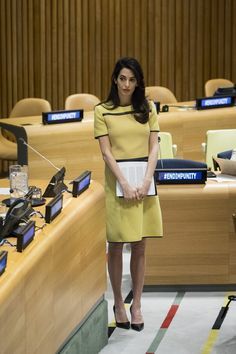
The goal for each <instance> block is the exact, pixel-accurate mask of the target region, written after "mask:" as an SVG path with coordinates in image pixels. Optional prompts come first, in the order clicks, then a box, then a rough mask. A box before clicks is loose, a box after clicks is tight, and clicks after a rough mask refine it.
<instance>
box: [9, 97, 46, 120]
mask: <svg viewBox="0 0 236 354" xmlns="http://www.w3.org/2000/svg"><path fill="white" fill-rule="evenodd" d="M51 110H52V108H51V105H50V103H49V102H48V101H47V100H45V99H43V98H23V99H22V100H19V101H18V102H16V104H15V106H14V107H13V109H12V111H11V113H10V116H9V117H10V118H16V117H28V116H39V115H41V114H42V112H49V111H51Z"/></svg>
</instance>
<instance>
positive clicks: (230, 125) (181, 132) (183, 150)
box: [159, 102, 236, 161]
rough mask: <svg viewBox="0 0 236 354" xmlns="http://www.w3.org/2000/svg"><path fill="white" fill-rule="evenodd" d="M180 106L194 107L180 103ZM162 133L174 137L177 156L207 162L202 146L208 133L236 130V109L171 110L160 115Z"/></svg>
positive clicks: (190, 103)
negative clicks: (212, 130) (208, 131)
mask: <svg viewBox="0 0 236 354" xmlns="http://www.w3.org/2000/svg"><path fill="white" fill-rule="evenodd" d="M178 104H179V105H185V104H186V105H193V104H194V103H193V102H182V103H181V102H180V103H178ZM159 124H160V129H161V131H165V132H169V133H171V135H172V140H173V143H174V144H177V156H178V157H180V158H184V159H190V160H196V161H205V155H204V152H203V151H202V148H201V144H202V143H203V142H205V141H206V132H207V130H211V129H236V108H235V107H230V108H218V109H208V110H202V111H197V110H195V109H183V108H179V109H178V108H176V107H174V108H170V111H169V112H166V113H160V114H159Z"/></svg>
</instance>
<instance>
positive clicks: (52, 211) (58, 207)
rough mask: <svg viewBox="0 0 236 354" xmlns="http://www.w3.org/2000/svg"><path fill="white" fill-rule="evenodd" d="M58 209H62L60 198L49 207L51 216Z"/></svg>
mask: <svg viewBox="0 0 236 354" xmlns="http://www.w3.org/2000/svg"><path fill="white" fill-rule="evenodd" d="M60 209H62V198H60V199H59V200H58V202H56V203H55V204H54V205H53V206H52V207H51V218H52V217H53V216H54V215H55V214H57V213H58V211H59V210H60Z"/></svg>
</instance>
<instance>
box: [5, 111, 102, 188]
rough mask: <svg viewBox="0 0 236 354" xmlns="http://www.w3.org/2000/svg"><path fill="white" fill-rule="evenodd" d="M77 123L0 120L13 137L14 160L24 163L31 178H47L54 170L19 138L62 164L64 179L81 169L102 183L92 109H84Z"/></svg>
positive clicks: (51, 159) (24, 119) (32, 118)
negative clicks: (85, 110)
mask: <svg viewBox="0 0 236 354" xmlns="http://www.w3.org/2000/svg"><path fill="white" fill-rule="evenodd" d="M84 114H85V117H84V119H83V120H82V121H81V122H76V123H65V124H52V125H43V124H42V117H25V118H7V119H0V127H1V126H2V127H3V128H4V129H7V130H10V131H11V132H12V133H14V134H15V135H16V137H17V142H18V162H19V163H20V164H21V165H24V164H27V165H28V167H29V176H30V178H32V179H49V178H51V176H52V175H53V174H54V173H55V172H56V170H55V169H54V168H53V167H52V166H51V165H50V164H49V163H48V162H47V161H45V160H44V159H43V158H42V157H40V156H39V155H37V154H36V153H35V152H34V151H32V150H31V149H29V148H28V147H27V146H26V145H24V144H22V142H20V141H19V138H20V137H22V138H23V139H24V140H25V141H26V142H27V143H28V144H30V145H31V146H32V147H33V148H34V149H36V150H37V151H38V152H40V153H41V154H42V155H43V156H45V157H46V158H47V159H49V160H50V161H51V162H53V163H54V165H56V166H58V167H59V168H61V167H63V166H65V168H66V178H67V179H73V178H76V177H77V176H79V175H80V174H81V173H82V172H83V171H84V170H90V171H92V178H93V179H94V180H97V181H99V182H101V183H103V178H104V162H103V159H102V156H101V152H100V149H99V144H98V141H97V140H95V139H94V133H93V131H94V130H93V114H94V113H93V112H85V113H84Z"/></svg>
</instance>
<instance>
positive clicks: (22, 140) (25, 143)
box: [18, 138, 60, 171]
mask: <svg viewBox="0 0 236 354" xmlns="http://www.w3.org/2000/svg"><path fill="white" fill-rule="evenodd" d="M18 140H19V141H21V142H22V143H23V144H24V145H26V146H27V147H28V148H30V149H31V150H32V151H34V152H35V153H36V154H37V155H39V156H40V157H42V158H43V159H44V160H45V161H47V162H48V163H50V165H51V166H52V167H54V168H55V169H56V170H57V171H60V168H58V167H57V166H55V165H54V163H52V161H50V160H48V159H47V158H46V157H45V156H43V155H42V154H40V152H38V151H37V150H35V149H34V148H33V147H32V146H31V145H30V144H28V143H27V142H26V141H25V140H24V139H23V138H19V139H18Z"/></svg>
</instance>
